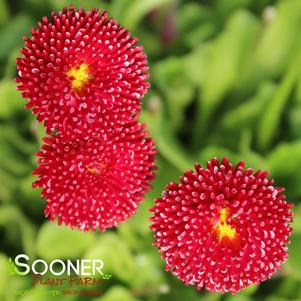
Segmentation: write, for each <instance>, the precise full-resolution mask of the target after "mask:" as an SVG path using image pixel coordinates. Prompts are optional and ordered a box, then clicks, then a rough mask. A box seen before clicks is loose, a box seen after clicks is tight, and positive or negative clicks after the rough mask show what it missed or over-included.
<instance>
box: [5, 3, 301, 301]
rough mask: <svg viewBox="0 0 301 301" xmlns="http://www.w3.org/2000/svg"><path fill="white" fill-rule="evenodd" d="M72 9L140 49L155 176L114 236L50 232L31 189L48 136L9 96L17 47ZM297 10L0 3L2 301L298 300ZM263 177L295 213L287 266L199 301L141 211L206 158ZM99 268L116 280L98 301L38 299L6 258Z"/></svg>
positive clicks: (300, 134)
mask: <svg viewBox="0 0 301 301" xmlns="http://www.w3.org/2000/svg"><path fill="white" fill-rule="evenodd" d="M71 3H74V4H75V6H76V7H78V6H81V7H84V8H85V9H91V8H93V7H98V8H100V9H102V10H104V9H106V10H108V11H109V13H110V16H112V17H114V18H116V19H117V20H118V21H119V22H120V23H121V24H122V25H124V26H126V27H127V28H128V29H130V30H131V32H132V34H133V35H135V36H137V37H138V38H139V39H140V42H141V44H142V45H143V46H144V47H145V51H146V53H147V55H148V58H149V64H150V73H151V84H152V88H151V90H150V92H149V93H148V95H147V96H146V97H145V99H144V104H143V113H142V115H141V119H142V121H143V122H146V123H147V124H148V128H149V132H150V135H152V136H153V137H154V138H155V139H156V143H157V148H158V151H159V154H158V156H157V162H158V166H159V170H158V173H157V178H156V180H155V182H154V189H153V190H152V191H151V192H150V193H149V194H148V195H147V197H146V200H145V201H144V202H143V204H142V205H141V207H140V209H139V212H138V214H137V215H136V216H134V217H133V218H132V219H130V220H129V221H127V222H126V223H123V224H122V225H121V226H120V227H119V228H118V229H116V230H110V231H107V232H106V233H104V234H102V233H99V232H97V233H91V232H89V233H80V232H78V231H71V230H69V229H68V228H66V227H57V226H56V224H50V223H49V222H48V221H46V219H45V218H44V215H43V208H44V205H45V202H44V201H41V199H40V196H39V193H40V192H39V191H38V190H33V189H32V188H31V183H32V181H33V177H32V176H31V171H32V170H33V169H34V167H35V164H36V163H35V156H34V153H35V151H37V150H38V148H39V147H40V143H41V137H42V136H43V135H44V133H43V127H41V126H40V125H38V124H37V123H36V122H35V121H34V117H33V116H32V115H31V114H30V112H29V111H25V110H24V109H23V106H24V104H25V100H23V99H22V98H21V97H20V95H19V93H18V92H16V90H15V83H14V77H15V76H16V65H15V59H16V57H17V56H18V55H19V48H20V47H21V46H22V44H23V42H22V37H23V36H24V35H28V34H29V32H30V28H31V27H32V26H35V24H36V22H37V21H38V20H39V19H41V17H42V16H43V15H49V14H50V11H52V10H60V9H61V8H62V7H63V6H64V5H68V6H69V5H70V4H71ZM300 32H301V1H300V0H287V1H284V0H283V1H271V0H256V1H255V0H254V1H252V0H211V1H210V0H207V1H206V0H204V1H189V0H182V1H180V0H179V1H174V0H115V1H104V0H103V1H100V0H74V1H67V0H22V1H20V0H0V43H1V47H0V66H1V68H0V77H1V81H0V237H1V245H0V301H2V300H3V301H14V300H20V301H41V300H43V301H48V300H54V299H56V300H63V301H64V300H75V301H76V300H93V301H100V300H102V301H139V300H149V301H157V300H171V301H197V300H207V301H209V300H211V301H215V300H226V301H232V300H237V301H250V300H263V301H286V300H295V301H296V300H301V257H300V256H299V250H298V249H299V248H300V247H301V220H300V219H301V206H300V205H301V202H300V200H301V35H300ZM224 155H227V156H229V158H230V160H232V161H233V162H237V161H238V160H245V161H246V162H247V164H248V165H249V166H252V167H254V168H256V169H267V170H269V171H270V173H271V176H272V177H274V178H275V180H276V185H278V186H280V185H281V186H284V187H285V188H286V192H287V196H288V199H289V200H290V201H291V202H293V203H294V204H295V208H294V212H295V222H294V234H293V236H292V244H291V245H290V247H289V251H290V258H289V260H288V262H287V263H286V264H285V265H284V267H283V269H282V270H281V271H279V272H278V273H277V274H276V275H274V276H273V277H272V279H270V280H268V281H266V282H264V283H262V284H261V285H260V286H253V287H250V288H248V289H247V290H244V291H242V292H240V293H239V294H238V295H235V296H232V295H230V294H225V295H220V294H212V293H208V292H204V291H202V292H197V291H196V290H195V289H194V288H193V287H187V286H185V285H184V284H182V283H181V282H180V281H178V280H177V279H175V278H174V277H173V276H171V275H170V274H169V273H166V272H165V271H164V263H163V261H162V260H161V259H160V255H159V254H158V253H157V251H156V249H155V248H154V247H152V246H151V244H152V241H153V239H152V234H151V232H150V231H149V229H148V227H149V222H148V218H149V215H150V214H149V213H148V209H149V208H150V207H151V206H152V204H153V199H154V198H155V197H159V196H160V195H161V192H162V190H163V188H164V186H165V184H166V183H168V182H169V181H171V180H176V179H177V178H178V176H179V175H180V174H182V173H183V171H184V170H186V169H190V168H192V167H193V164H194V163H195V162H197V161H199V162H200V163H201V164H204V163H205V162H206V161H207V160H209V159H210V158H211V157H213V156H218V157H222V156H224ZM19 253H26V254H28V255H29V256H30V257H31V258H32V259H34V258H43V259H45V260H48V261H50V260H51V259H53V258H61V259H67V258H71V259H76V258H81V257H82V258H101V259H103V260H104V263H105V272H106V273H110V274H112V275H113V277H112V279H110V280H107V281H105V283H104V285H102V286H101V287H100V289H102V290H103V291H104V294H103V296H101V297H80V296H59V297H50V296H49V297H41V296H39V295H35V292H36V289H32V290H31V291H30V292H29V293H28V294H27V295H26V296H16V292H17V291H18V290H20V289H31V288H32V279H31V277H20V276H11V275H9V270H8V269H7V267H6V261H7V259H8V257H14V256H15V255H17V254H19Z"/></svg>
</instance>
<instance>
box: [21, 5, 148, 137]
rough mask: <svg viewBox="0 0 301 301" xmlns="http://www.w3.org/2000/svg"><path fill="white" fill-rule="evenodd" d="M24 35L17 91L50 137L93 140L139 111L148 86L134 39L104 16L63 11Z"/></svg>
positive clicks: (143, 56)
mask: <svg viewBox="0 0 301 301" xmlns="http://www.w3.org/2000/svg"><path fill="white" fill-rule="evenodd" d="M31 34H32V36H31V37H30V38H29V37H25V38H24V40H25V48H22V49H21V52H22V54H23V57H22V58H19V59H17V68H18V70H19V77H18V78H17V82H19V86H18V89H19V90H21V91H23V93H22V95H23V97H25V98H28V103H27V105H26V107H27V108H32V111H33V113H37V114H38V117H37V119H38V120H39V121H44V123H45V126H46V128H47V130H48V133H51V132H52V131H53V130H55V129H56V130H58V131H59V132H61V134H64V135H65V136H66V135H68V136H69V137H70V136H71V137H72V138H76V137H78V136H79V135H82V136H87V137H91V135H92V134H93V133H95V131H96V132H97V129H98V128H102V129H103V128H107V129H111V128H113V127H114V128H116V127H117V126H118V125H120V126H123V125H124V124H125V123H126V122H127V121H128V120H129V119H130V118H131V116H132V115H133V113H138V112H139V111H140V104H141V98H142V97H143V96H144V94H145V93H146V91H147V88H148V87H149V83H148V82H147V81H146V80H147V78H148V73H147V70H148V67H147V61H146V56H145V54H144V53H143V52H142V50H143V48H142V46H137V39H136V38H132V37H130V33H129V32H128V31H127V30H126V29H124V28H123V27H121V25H120V24H119V23H117V22H116V21H114V20H113V19H108V16H107V13H106V12H100V11H99V10H97V9H94V10H92V11H89V12H85V11H84V10H83V9H81V8H80V9H78V10H75V9H74V8H73V6H71V7H70V9H67V8H64V9H63V11H61V12H58V13H52V14H51V18H50V20H49V19H48V18H47V17H44V18H43V19H42V21H41V22H39V23H38V28H37V29H32V31H31Z"/></svg>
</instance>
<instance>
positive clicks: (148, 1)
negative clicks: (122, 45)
mask: <svg viewBox="0 0 301 301" xmlns="http://www.w3.org/2000/svg"><path fill="white" fill-rule="evenodd" d="M169 3H171V0H132V1H130V2H129V3H128V5H127V7H125V10H124V13H123V15H122V19H121V20H120V23H122V24H123V26H125V27H126V28H127V29H129V30H133V29H135V28H137V27H138V24H139V22H140V21H141V20H142V18H143V17H144V16H145V15H146V14H147V13H149V12H150V11H152V10H154V9H156V8H159V7H162V6H163V5H167V4H169Z"/></svg>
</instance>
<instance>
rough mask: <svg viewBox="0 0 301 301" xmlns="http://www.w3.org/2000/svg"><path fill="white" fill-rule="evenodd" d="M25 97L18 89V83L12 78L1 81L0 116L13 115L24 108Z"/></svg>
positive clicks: (7, 116) (4, 117)
mask: <svg viewBox="0 0 301 301" xmlns="http://www.w3.org/2000/svg"><path fill="white" fill-rule="evenodd" d="M24 105H25V101H24V99H23V98H22V97H21V95H20V92H18V91H17V90H16V84H15V83H14V82H13V81H12V80H2V81H1V82H0V118H3V119H6V118H9V117H11V116H12V115H13V114H14V113H16V112H17V111H20V110H23V107H24Z"/></svg>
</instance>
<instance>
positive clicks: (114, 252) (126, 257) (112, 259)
mask: <svg viewBox="0 0 301 301" xmlns="http://www.w3.org/2000/svg"><path fill="white" fill-rule="evenodd" d="M83 258H86V259H97V258H98V259H101V260H103V262H104V268H103V272H104V273H106V274H111V275H112V276H113V278H115V277H117V278H119V279H121V280H123V281H124V282H130V281H131V280H130V279H132V278H133V277H134V274H135V272H136V265H135V260H134V256H133V254H132V253H131V251H130V249H129V247H128V245H127V243H126V242H124V241H123V240H121V239H120V238H119V237H118V236H117V235H116V234H114V233H105V234H102V236H101V237H100V238H99V240H98V241H97V242H95V243H94V244H93V247H90V249H89V250H88V251H87V252H86V253H85V255H84V256H83Z"/></svg>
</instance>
